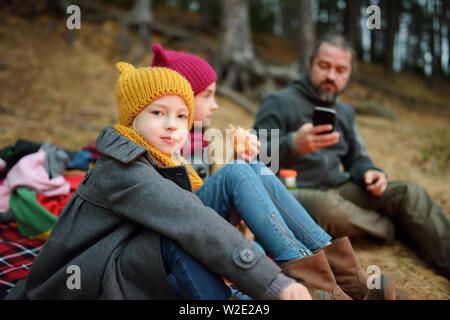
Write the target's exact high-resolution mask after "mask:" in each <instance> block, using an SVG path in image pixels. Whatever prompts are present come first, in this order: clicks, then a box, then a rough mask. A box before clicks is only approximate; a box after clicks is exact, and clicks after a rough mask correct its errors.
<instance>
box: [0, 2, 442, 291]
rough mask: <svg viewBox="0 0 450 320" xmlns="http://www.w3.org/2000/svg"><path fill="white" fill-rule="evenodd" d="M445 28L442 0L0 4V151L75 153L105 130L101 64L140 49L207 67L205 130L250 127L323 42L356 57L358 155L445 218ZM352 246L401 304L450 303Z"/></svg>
mask: <svg viewBox="0 0 450 320" xmlns="http://www.w3.org/2000/svg"><path fill="white" fill-rule="evenodd" d="M71 5H77V6H78V8H79V9H80V16H79V18H80V19H79V22H80V25H79V27H80V28H79V29H77V28H71V26H76V22H77V21H76V19H75V18H74V16H73V14H74V13H75V14H76V11H68V10H67V9H68V8H69V6H71ZM374 5H375V6H376V7H373V6H374ZM377 8H379V11H378V12H377ZM377 14H379V15H378V16H377ZM377 18H379V20H378V19H377ZM449 21H450V1H449V0H430V1H425V0H403V1H401V0H399V1H388V0H299V1H294V0H109V1H106V0H84V1H82V0H72V1H70V0H35V1H27V0H26V1H18V0H0V148H2V147H3V146H6V145H8V144H14V143H15V141H16V140H17V139H25V140H31V141H36V142H44V141H49V142H51V143H52V144H55V145H58V146H61V147H64V148H66V149H69V150H79V149H80V148H83V147H85V146H87V145H88V143H89V142H91V141H93V140H95V138H96V136H97V135H98V133H99V131H100V130H101V129H102V128H103V127H104V126H106V125H110V124H113V123H114V122H116V121H117V118H116V101H115V93H114V90H115V84H116V80H117V77H118V72H117V71H116V70H115V64H116V63H117V62H118V61H120V60H124V61H128V62H130V63H133V64H135V65H136V66H139V67H143V66H148V65H149V64H150V62H151V58H152V52H151V44H153V43H161V44H162V45H163V47H164V48H166V49H173V50H182V51H186V52H190V53H193V54H197V55H199V56H202V57H204V58H205V59H207V60H208V61H209V62H211V64H212V65H213V66H214V68H215V70H216V71H217V73H218V76H219V81H218V96H217V101H218V103H219V106H220V108H219V109H218V111H216V115H215V118H214V119H213V126H214V127H216V128H219V129H221V130H225V128H226V127H227V125H228V123H233V124H235V125H240V126H242V127H244V128H250V127H252V125H253V120H254V115H255V113H256V110H257V108H258V103H259V100H260V99H261V98H262V97H264V96H266V95H267V94H269V93H271V92H273V91H274V90H276V89H277V88H280V87H282V86H284V85H286V84H287V83H289V82H290V81H292V80H293V79H295V78H297V77H298V76H299V74H300V73H301V72H303V71H305V70H307V66H308V59H309V53H310V51H309V50H310V49H311V47H312V44H313V43H314V41H315V40H316V39H318V38H319V37H320V36H321V35H324V34H326V33H329V32H337V33H341V34H343V35H345V36H346V38H347V39H348V41H350V42H351V43H352V44H353V45H354V47H355V48H356V50H357V54H358V67H357V70H356V71H355V72H354V74H353V77H352V81H351V84H350V86H349V88H348V90H346V91H345V93H344V94H342V96H341V98H342V100H344V101H345V102H348V103H350V104H351V105H352V106H353V107H354V108H355V111H356V112H357V122H358V125H359V127H360V131H361V134H362V136H363V138H364V141H365V143H366V146H367V149H368V151H369V155H370V156H371V158H372V159H373V160H374V162H375V163H376V164H378V165H379V166H380V167H381V168H383V169H384V170H385V171H386V172H387V173H388V176H389V177H390V179H391V180H407V181H414V182H416V183H418V184H419V185H421V186H422V187H424V188H425V189H427V191H428V192H429V193H430V194H431V195H432V196H433V197H434V198H435V199H436V200H437V201H438V202H439V203H440V204H441V205H442V206H443V207H444V208H445V210H446V212H447V213H448V212H450V188H449V182H450V126H449V124H450V121H449V120H450V106H449V101H450V68H449V57H450V47H449V40H448V38H449ZM378 22H379V25H378V26H377V23H378ZM368 23H369V25H368ZM371 25H373V26H376V27H377V28H374V29H371V28H369V26H371ZM356 249H357V253H358V256H359V257H360V258H361V262H362V265H363V266H365V267H367V266H368V265H371V264H375V265H378V266H380V268H381V270H382V271H383V272H386V273H389V274H391V275H392V276H393V277H394V280H395V281H396V283H397V284H398V286H399V287H400V288H402V289H405V290H407V291H408V292H409V293H410V294H411V295H412V297H413V298H414V299H450V284H449V281H448V280H447V279H446V278H444V277H442V276H440V275H439V274H437V273H436V272H435V271H434V270H433V268H431V267H430V266H429V265H428V264H427V263H426V262H424V261H423V260H422V259H421V257H420V256H419V255H418V254H417V252H415V251H414V249H413V248H412V247H410V246H407V245H405V244H403V243H401V242H398V241H397V242H396V243H395V244H394V245H390V246H387V245H382V244H379V243H375V242H371V241H361V242H359V243H357V245H356Z"/></svg>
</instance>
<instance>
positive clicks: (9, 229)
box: [0, 224, 44, 299]
mask: <svg viewBox="0 0 450 320" xmlns="http://www.w3.org/2000/svg"><path fill="white" fill-rule="evenodd" d="M43 244H44V241H43V240H31V239H29V238H27V237H25V236H24V235H22V234H21V233H20V232H19V230H18V229H17V227H15V226H14V224H0V299H3V297H4V296H5V295H6V294H7V293H8V292H9V290H11V289H12V288H13V287H14V286H15V284H16V283H17V281H19V280H20V279H24V278H25V277H26V276H27V274H28V271H29V270H30V267H31V265H32V264H33V261H34V259H35V258H36V256H37V254H38V253H39V251H40V250H41V248H42V246H43Z"/></svg>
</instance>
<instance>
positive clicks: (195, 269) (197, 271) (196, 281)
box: [162, 160, 331, 299]
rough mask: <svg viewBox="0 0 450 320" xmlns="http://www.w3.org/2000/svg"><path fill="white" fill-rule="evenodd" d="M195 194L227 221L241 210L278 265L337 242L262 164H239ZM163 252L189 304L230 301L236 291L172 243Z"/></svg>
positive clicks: (215, 176) (165, 241)
mask: <svg viewBox="0 0 450 320" xmlns="http://www.w3.org/2000/svg"><path fill="white" fill-rule="evenodd" d="M195 194H196V195H197V196H198V197H199V198H200V199H201V200H202V202H203V203H204V204H205V205H206V206H208V207H210V208H213V209H214V210H215V211H217V213H219V214H220V215H221V216H222V217H224V218H227V217H228V216H229V213H230V211H231V210H232V209H236V210H237V211H238V212H239V213H240V215H241V217H242V219H243V220H244V221H245V223H246V224H247V226H248V227H249V228H250V229H251V230H252V232H253V233H254V234H255V237H256V239H257V240H258V242H259V243H261V244H262V246H263V247H264V249H265V250H267V252H268V253H269V254H270V255H271V256H272V258H273V259H274V260H275V261H276V262H277V263H280V264H281V263H284V262H287V261H290V260H293V259H298V258H302V257H304V256H308V255H311V254H312V251H314V250H317V249H320V248H322V247H323V246H325V244H326V243H327V242H328V241H330V240H331V236H330V235H328V234H327V233H326V232H325V231H324V230H323V229H322V228H321V227H320V226H319V225H317V224H316V223H315V221H314V220H313V219H312V218H311V217H310V215H309V214H308V213H307V212H306V210H305V209H304V208H303V206H302V205H301V204H300V203H299V202H298V201H297V200H296V199H295V198H294V197H293V196H292V194H291V193H290V192H289V191H288V190H287V189H286V187H285V186H284V185H283V184H282V183H281V181H280V180H279V179H278V178H277V177H276V176H275V175H274V174H273V173H272V172H271V171H270V169H268V168H267V167H266V166H265V165H264V164H262V163H261V162H253V163H250V164H249V163H246V162H244V161H241V160H236V161H234V162H233V163H231V164H228V165H226V166H225V167H223V168H221V169H220V170H218V171H217V172H216V173H214V174H213V175H212V176H211V177H210V178H208V179H207V180H206V181H205V182H204V183H203V185H202V187H200V188H199V189H198V190H197V191H196V192H195ZM162 252H163V258H164V262H165V265H166V267H167V269H168V270H167V271H168V272H167V273H168V274H169V280H170V281H171V283H172V285H173V287H174V288H175V290H176V291H177V293H178V294H179V295H180V296H182V297H185V298H189V299H228V298H229V296H230V294H231V291H230V289H229V288H228V287H227V286H226V285H225V283H224V282H223V281H222V279H221V277H220V276H218V275H216V274H213V273H212V272H210V271H209V270H208V269H206V268H205V267H204V266H202V265H201V264H200V263H199V262H197V261H196V260H195V259H194V258H192V257H191V256H189V255H188V254H187V253H185V252H184V250H183V249H181V247H179V246H178V245H177V244H176V243H173V241H172V240H169V239H163V241H162Z"/></svg>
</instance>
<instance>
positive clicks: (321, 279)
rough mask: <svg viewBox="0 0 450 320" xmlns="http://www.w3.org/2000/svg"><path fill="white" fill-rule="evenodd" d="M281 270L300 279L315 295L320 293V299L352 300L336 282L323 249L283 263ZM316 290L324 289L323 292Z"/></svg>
mask: <svg viewBox="0 0 450 320" xmlns="http://www.w3.org/2000/svg"><path fill="white" fill-rule="evenodd" d="M281 270H282V271H283V273H284V274H285V275H287V276H288V277H291V278H293V279H296V280H298V281H299V282H301V283H302V284H303V285H304V286H305V287H307V288H308V289H310V291H312V295H313V296H315V297H317V296H319V295H320V299H327V300H352V299H351V298H350V297H349V296H348V295H346V294H345V293H344V292H343V291H342V289H341V288H339V286H338V285H337V284H336V280H335V279H334V276H333V272H332V271H331V269H330V266H329V264H328V261H327V258H326V256H325V253H324V252H323V251H319V252H317V253H315V254H313V255H312V256H308V257H304V258H300V259H295V260H292V261H289V262H286V263H284V264H282V265H281ZM316 290H322V291H323V292H320V291H316ZM323 293H325V295H324V294H323Z"/></svg>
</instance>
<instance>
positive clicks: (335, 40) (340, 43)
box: [309, 34, 356, 73]
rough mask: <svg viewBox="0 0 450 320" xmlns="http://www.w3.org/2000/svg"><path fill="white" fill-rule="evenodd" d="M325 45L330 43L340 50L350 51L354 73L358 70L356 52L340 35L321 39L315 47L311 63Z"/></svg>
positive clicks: (329, 35) (328, 35)
mask: <svg viewBox="0 0 450 320" xmlns="http://www.w3.org/2000/svg"><path fill="white" fill-rule="evenodd" d="M324 43H328V44H330V45H332V46H334V47H338V48H339V49H342V50H345V51H348V52H350V53H351V55H352V73H353V72H354V71H355V70H356V51H355V49H353V47H352V46H351V45H350V43H349V42H348V41H347V40H346V39H345V38H344V37H343V36H342V35H340V34H326V35H325V36H323V37H321V38H320V39H319V40H318V41H317V42H316V43H315V44H314V46H313V48H312V51H311V56H310V58H309V63H312V62H313V60H314V58H315V57H317V55H318V54H319V49H320V46H321V45H322V44H324Z"/></svg>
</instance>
